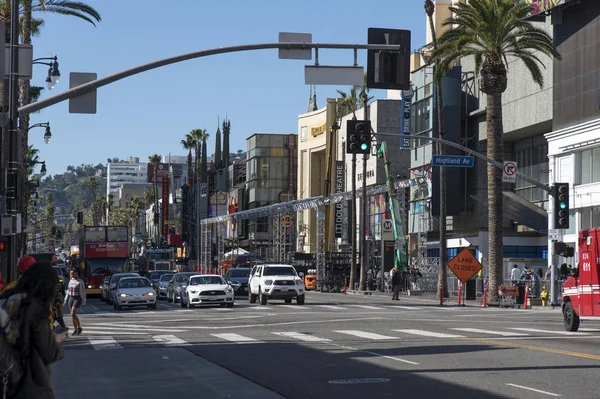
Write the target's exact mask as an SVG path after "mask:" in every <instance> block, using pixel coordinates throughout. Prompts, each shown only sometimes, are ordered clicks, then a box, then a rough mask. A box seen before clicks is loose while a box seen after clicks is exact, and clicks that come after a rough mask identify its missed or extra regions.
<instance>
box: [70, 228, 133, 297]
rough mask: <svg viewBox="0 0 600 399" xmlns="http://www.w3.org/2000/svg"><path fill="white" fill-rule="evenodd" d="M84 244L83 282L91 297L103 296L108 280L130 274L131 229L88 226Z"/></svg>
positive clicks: (82, 258) (85, 231)
mask: <svg viewBox="0 0 600 399" xmlns="http://www.w3.org/2000/svg"><path fill="white" fill-rule="evenodd" d="M82 241H83V242H82V244H81V245H80V248H83V254H80V255H79V259H80V261H79V265H80V269H81V278H82V279H83V281H84V283H85V287H86V293H87V294H88V295H95V294H98V295H99V294H100V288H101V286H102V281H103V280H104V278H105V277H106V276H111V275H113V274H115V273H120V272H122V271H124V270H126V268H127V266H128V264H129V234H128V229H127V226H84V234H83V240H82ZM72 265H74V264H73V263H72Z"/></svg>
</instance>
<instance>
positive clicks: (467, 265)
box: [448, 248, 483, 283]
mask: <svg viewBox="0 0 600 399" xmlns="http://www.w3.org/2000/svg"><path fill="white" fill-rule="evenodd" d="M448 267H449V268H450V270H452V273H454V274H455V275H456V277H458V279H459V280H460V281H462V282H463V283H466V282H467V281H469V280H470V279H471V277H473V276H474V275H475V274H477V273H478V272H479V271H480V270H481V269H483V266H481V263H479V261H478V260H477V258H475V256H474V255H473V253H472V252H471V251H469V249H468V248H465V249H463V250H462V251H460V252H459V253H458V255H456V256H455V257H454V258H452V260H450V262H448Z"/></svg>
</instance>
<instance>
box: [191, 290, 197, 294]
mask: <svg viewBox="0 0 600 399" xmlns="http://www.w3.org/2000/svg"><path fill="white" fill-rule="evenodd" d="M197 293H198V291H196V290H190V294H197Z"/></svg>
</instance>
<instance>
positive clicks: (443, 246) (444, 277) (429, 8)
mask: <svg viewBox="0 0 600 399" xmlns="http://www.w3.org/2000/svg"><path fill="white" fill-rule="evenodd" d="M434 12H435V5H434V4H433V1H431V0H425V14H427V19H428V20H429V29H430V30H431V38H432V39H433V51H436V50H437V48H438V44H437V35H436V32H435V23H434V22H433V13H434ZM435 89H436V100H437V101H436V102H437V104H436V113H437V119H438V136H439V138H440V139H442V140H443V139H444V136H445V134H446V129H445V124H444V100H443V96H442V84H441V83H440V82H437V84H436V85H435ZM437 154H438V155H444V145H443V144H442V143H438V146H437ZM438 172H439V179H440V194H439V195H440V223H439V230H440V268H439V270H438V282H439V283H440V284H441V285H442V292H441V295H442V296H443V297H444V298H448V297H449V293H448V269H447V266H446V265H447V261H448V250H447V240H446V169H445V168H439V171H438ZM438 294H440V293H439V292H438Z"/></svg>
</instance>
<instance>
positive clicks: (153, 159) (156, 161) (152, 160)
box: [148, 154, 162, 243]
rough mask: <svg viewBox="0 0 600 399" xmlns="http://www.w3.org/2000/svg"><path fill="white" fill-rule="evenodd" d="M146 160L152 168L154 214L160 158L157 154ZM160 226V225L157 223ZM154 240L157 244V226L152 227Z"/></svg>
mask: <svg viewBox="0 0 600 399" xmlns="http://www.w3.org/2000/svg"><path fill="white" fill-rule="evenodd" d="M148 160H149V161H150V163H151V164H152V166H153V167H154V169H153V170H154V213H157V212H158V179H157V177H156V172H157V170H158V164H159V163H160V162H161V161H162V157H161V156H160V155H158V154H154V155H151V156H149V157H148ZM159 224H160V223H159ZM154 240H155V242H156V243H158V224H156V225H155V226H154Z"/></svg>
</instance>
